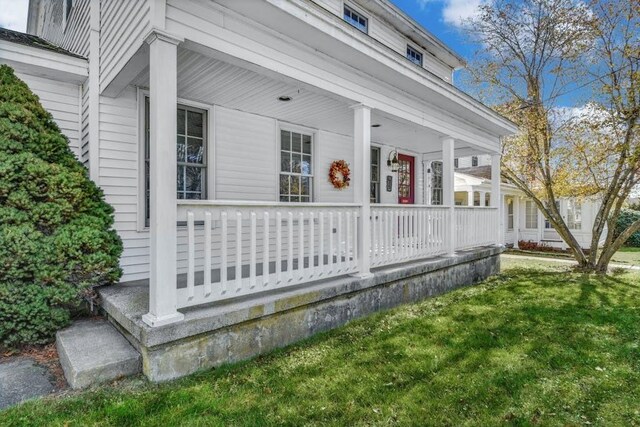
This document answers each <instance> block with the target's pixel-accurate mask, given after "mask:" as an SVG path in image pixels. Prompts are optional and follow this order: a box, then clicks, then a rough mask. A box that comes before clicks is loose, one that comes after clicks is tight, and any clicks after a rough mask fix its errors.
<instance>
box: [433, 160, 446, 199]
mask: <svg viewBox="0 0 640 427" xmlns="http://www.w3.org/2000/svg"><path fill="white" fill-rule="evenodd" d="M443 194H444V193H443V189H442V162H431V204H432V205H442V203H443Z"/></svg>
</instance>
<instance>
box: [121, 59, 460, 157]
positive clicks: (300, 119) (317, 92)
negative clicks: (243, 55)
mask: <svg viewBox="0 0 640 427" xmlns="http://www.w3.org/2000/svg"><path fill="white" fill-rule="evenodd" d="M132 84H133V85H135V86H139V87H143V88H146V87H148V85H149V70H148V67H147V68H146V69H145V70H144V71H143V72H142V73H141V74H140V75H138V76H137V77H136V78H135V79H134V80H133V82H132ZM280 96H289V97H291V98H292V100H291V101H289V102H282V101H279V100H278V97H280ZM178 97H179V98H182V99H185V100H191V101H196V102H200V103H203V104H208V105H220V106H223V107H227V108H232V109H237V110H241V111H246V112H249V113H254V114H259V115H262V116H266V117H274V118H277V119H278V120H281V121H284V122H289V123H293V124H297V125H300V126H306V127H309V128H314V129H319V130H325V131H330V132H335V133H339V134H342V135H349V136H350V135H352V133H353V112H352V110H351V109H350V108H349V107H350V106H351V105H353V104H354V102H353V101H351V100H349V99H347V98H342V97H339V96H336V95H334V94H329V93H327V92H324V91H322V90H321V89H318V88H315V87H310V86H308V85H306V84H301V83H299V82H296V81H295V80H292V79H288V78H285V77H282V79H281V80H278V79H276V78H273V77H272V76H267V75H264V74H260V73H259V72H257V71H254V70H250V69H248V68H243V67H241V66H239V65H234V64H231V63H229V62H225V61H222V60H219V59H215V58H210V57H207V56H205V55H203V54H201V53H198V52H194V51H192V50H189V49H187V48H184V47H180V48H179V49H178ZM371 123H372V124H379V125H380V126H379V127H375V128H372V130H371V139H372V141H373V142H376V143H381V144H386V145H391V146H395V147H398V148H404V149H407V150H411V151H414V152H417V153H432V152H437V151H439V150H440V148H441V143H440V138H441V137H442V136H443V135H441V134H439V133H437V132H435V131H431V130H430V129H427V128H425V127H422V126H418V125H416V124H414V123H411V122H408V121H405V120H403V119H400V118H398V117H394V116H390V115H387V114H384V113H381V112H379V111H377V110H374V111H373V112H372V117H371ZM456 148H457V149H459V150H465V149H466V150H469V149H472V148H471V147H469V146H465V145H457V147H456Z"/></svg>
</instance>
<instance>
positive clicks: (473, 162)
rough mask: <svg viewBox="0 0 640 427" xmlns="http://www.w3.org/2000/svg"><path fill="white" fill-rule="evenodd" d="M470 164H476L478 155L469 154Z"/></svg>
mask: <svg viewBox="0 0 640 427" xmlns="http://www.w3.org/2000/svg"><path fill="white" fill-rule="evenodd" d="M471 166H478V156H471Z"/></svg>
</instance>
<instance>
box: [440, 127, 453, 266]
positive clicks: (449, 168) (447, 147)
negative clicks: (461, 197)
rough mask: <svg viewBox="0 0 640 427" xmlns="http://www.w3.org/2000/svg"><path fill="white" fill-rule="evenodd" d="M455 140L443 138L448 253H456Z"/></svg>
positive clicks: (443, 183)
mask: <svg viewBox="0 0 640 427" xmlns="http://www.w3.org/2000/svg"><path fill="white" fill-rule="evenodd" d="M454 158H455V156H454V140H453V138H450V137H447V138H443V139H442V203H443V204H444V205H445V206H448V207H449V221H448V224H447V225H448V226H447V230H446V235H445V237H446V241H447V242H448V247H447V254H448V255H454V254H455V251H456V216H455V215H456V213H455V201H454V200H455V194H454V191H455V188H454V180H455V175H454V172H455V169H454V164H453V163H454Z"/></svg>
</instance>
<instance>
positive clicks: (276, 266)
mask: <svg viewBox="0 0 640 427" xmlns="http://www.w3.org/2000/svg"><path fill="white" fill-rule="evenodd" d="M359 212H360V207H359V206H358V205H355V204H331V205H324V204H316V203H314V204H300V203H260V202H220V201H180V202H178V224H179V230H178V308H183V307H187V306H192V305H197V304H203V303H206V302H211V301H220V300H224V299H228V298H235V297H239V296H243V295H248V294H252V293H256V292H261V291H265V290H271V289H277V288H282V287H285V286H292V285H296V284H300V283H304V282H309V281H314V280H319V279H325V278H328V277H333V276H339V275H344V274H349V273H354V272H355V271H356V270H357V260H358V248H357V241H358V238H357V230H358V227H357V223H358V218H359Z"/></svg>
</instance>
